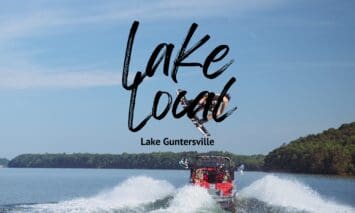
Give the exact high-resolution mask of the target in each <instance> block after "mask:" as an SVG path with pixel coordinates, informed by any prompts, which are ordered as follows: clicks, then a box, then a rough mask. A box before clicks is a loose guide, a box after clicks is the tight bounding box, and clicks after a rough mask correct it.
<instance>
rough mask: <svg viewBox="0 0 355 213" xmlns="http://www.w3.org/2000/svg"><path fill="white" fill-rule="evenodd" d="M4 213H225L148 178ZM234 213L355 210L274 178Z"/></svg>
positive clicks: (248, 194) (243, 196)
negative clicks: (65, 199)
mask: <svg viewBox="0 0 355 213" xmlns="http://www.w3.org/2000/svg"><path fill="white" fill-rule="evenodd" d="M1 210H6V212H35V213H37V212H38V213H39V212H41V213H42V212H46V213H47V212H48V213H52V212H53V213H54V212H71V213H74V212H75V213H76V212H132V213H133V212H137V213H138V212H151V213H165V212H166V213H190V212H191V213H193V212H224V211H223V210H222V209H220V208H219V206H218V205H217V204H216V203H215V202H214V200H213V199H212V198H211V197H210V195H209V194H208V192H207V191H206V190H205V189H203V188H200V187H197V186H191V185H186V186H183V187H181V188H177V189H176V188H175V187H174V186H173V185H172V184H171V183H169V182H167V181H164V180H157V179H154V178H151V177H146V176H138V177H131V178H129V179H127V180H125V181H123V182H121V183H120V184H118V185H117V186H115V187H114V188H112V189H110V190H106V191H102V192H100V193H98V194H97V195H95V196H93V197H88V198H76V199H73V200H68V201H62V202H58V203H44V204H31V205H30V204H28V205H15V206H10V207H6V209H1V207H0V211H1ZM237 212H247V213H249V212H322V213H323V212H325V213H326V212H355V208H353V207H350V206H346V205H342V204H339V203H336V202H335V201H330V200H327V199H325V198H322V197H321V196H320V195H319V194H318V193H317V192H316V191H314V190H312V189H311V188H310V187H308V186H306V185H304V184H302V183H300V182H298V181H296V180H291V179H286V178H280V177H278V176H275V175H266V176H265V177H263V178H261V179H259V180H257V181H255V182H253V183H252V184H251V185H249V186H247V187H245V188H244V189H241V190H240V191H239V193H238V195H237Z"/></svg>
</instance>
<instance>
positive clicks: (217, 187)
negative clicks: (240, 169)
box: [179, 155, 236, 212]
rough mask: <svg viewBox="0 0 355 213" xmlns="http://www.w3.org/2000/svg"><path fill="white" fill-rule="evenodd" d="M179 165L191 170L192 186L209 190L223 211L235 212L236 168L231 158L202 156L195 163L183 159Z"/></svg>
mask: <svg viewBox="0 0 355 213" xmlns="http://www.w3.org/2000/svg"><path fill="white" fill-rule="evenodd" d="M179 164H180V165H181V166H183V167H184V168H186V169H190V183H191V184H193V185H195V186H199V187H203V188H205V189H207V191H208V193H209V194H210V195H211V197H212V198H213V199H214V200H215V201H216V202H217V203H218V204H219V205H220V206H221V208H222V209H224V210H228V211H231V212H235V201H236V200H235V199H236V196H235V195H236V186H235V185H234V167H233V165H232V164H233V162H232V161H231V159H230V158H229V157H224V156H211V155H200V156H197V157H196V158H195V159H194V161H193V162H189V161H188V160H187V159H182V160H181V161H180V162H179Z"/></svg>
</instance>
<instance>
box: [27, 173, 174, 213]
mask: <svg viewBox="0 0 355 213" xmlns="http://www.w3.org/2000/svg"><path fill="white" fill-rule="evenodd" d="M174 191H175V189H174V186H172V185H171V184H170V183H168V182H167V181H162V180H156V179H153V178H150V177H145V176H139V177H132V178H129V179H127V180H126V181H123V182H122V183H120V184H119V185H117V186H116V187H114V188H113V189H112V190H107V191H104V192H101V193H99V194H98V195H96V196H94V197H90V198H78V199H74V200H70V201H63V202H59V203H56V204H38V205H34V206H33V207H34V209H33V211H34V212H71V213H73V212H110V211H114V210H118V209H125V208H126V209H128V208H135V207H139V206H140V205H142V204H146V203H150V202H154V201H155V200H158V199H162V198H164V197H167V196H168V195H170V194H172V193H173V192H174Z"/></svg>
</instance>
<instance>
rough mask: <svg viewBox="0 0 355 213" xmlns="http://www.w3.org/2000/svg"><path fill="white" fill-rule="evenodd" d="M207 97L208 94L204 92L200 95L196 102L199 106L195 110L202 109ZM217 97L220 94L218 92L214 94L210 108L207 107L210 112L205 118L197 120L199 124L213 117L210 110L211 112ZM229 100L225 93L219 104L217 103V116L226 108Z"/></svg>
mask: <svg viewBox="0 0 355 213" xmlns="http://www.w3.org/2000/svg"><path fill="white" fill-rule="evenodd" d="M207 97H208V95H207V94H206V95H205V96H204V97H202V98H201V99H200V101H199V102H198V104H199V107H198V108H197V111H202V110H203V109H204V106H205V105H206V103H207ZM219 97H220V96H219V95H218V94H216V95H215V97H214V98H213V100H212V104H211V106H210V108H209V109H208V111H209V112H210V113H208V114H207V118H206V119H204V118H202V119H200V120H199V122H200V123H201V124H203V123H206V122H207V121H209V120H211V119H212V118H213V115H212V112H213V110H214V108H215V107H216V104H217V100H218V98H219ZM229 101H230V95H229V94H226V95H225V96H224V97H223V99H222V102H221V104H220V105H219V108H218V110H217V114H216V116H219V115H221V114H222V113H223V112H224V110H225V109H226V108H227V105H228V103H229ZM191 102H192V100H189V101H188V103H191Z"/></svg>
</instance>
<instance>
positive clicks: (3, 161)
mask: <svg viewBox="0 0 355 213" xmlns="http://www.w3.org/2000/svg"><path fill="white" fill-rule="evenodd" d="M8 163H9V160H8V159H6V158H0V167H7V164H8Z"/></svg>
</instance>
